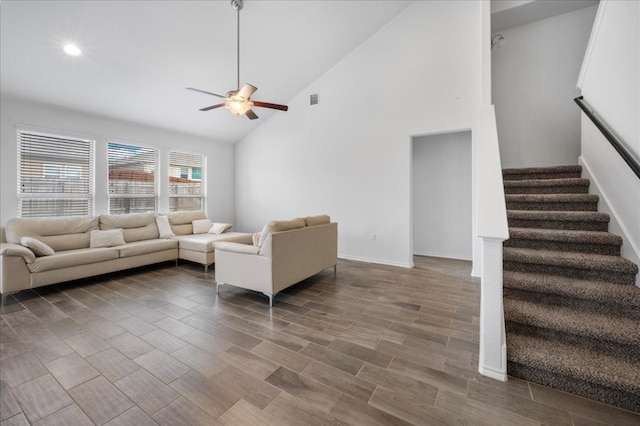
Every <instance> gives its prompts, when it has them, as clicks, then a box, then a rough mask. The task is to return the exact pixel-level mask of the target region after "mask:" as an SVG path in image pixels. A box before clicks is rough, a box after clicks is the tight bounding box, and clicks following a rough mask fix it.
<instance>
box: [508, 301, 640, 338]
mask: <svg viewBox="0 0 640 426" xmlns="http://www.w3.org/2000/svg"><path fill="white" fill-rule="evenodd" d="M504 317H505V320H506V321H513V322H517V323H521V324H526V325H530V326H533V327H539V328H544V329H549V330H554V331H561V332H564V333H570V334H575V335H578V336H584V337H590V338H594V339H600V340H606V341H610V342H618V343H621V344H636V345H637V344H640V333H638V321H637V320H635V319H632V318H626V317H615V316H612V315H604V314H599V313H594V312H587V311H582V310H579V309H574V308H570V307H566V306H549V305H541V304H537V303H533V302H528V301H526V300H515V299H505V300H504Z"/></svg>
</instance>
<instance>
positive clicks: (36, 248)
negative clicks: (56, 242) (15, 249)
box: [20, 237, 55, 256]
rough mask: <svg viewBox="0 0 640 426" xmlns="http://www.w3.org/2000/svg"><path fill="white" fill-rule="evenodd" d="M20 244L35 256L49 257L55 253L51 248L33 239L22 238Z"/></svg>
mask: <svg viewBox="0 0 640 426" xmlns="http://www.w3.org/2000/svg"><path fill="white" fill-rule="evenodd" d="M20 244H21V245H23V246H25V247H26V248H28V249H29V250H31V251H32V252H33V254H35V255H36V256H51V255H52V254H54V253H55V252H54V251H53V249H52V248H51V247H49V246H48V245H46V244H45V243H43V242H42V241H40V240H37V239H35V238H31V237H22V238H20Z"/></svg>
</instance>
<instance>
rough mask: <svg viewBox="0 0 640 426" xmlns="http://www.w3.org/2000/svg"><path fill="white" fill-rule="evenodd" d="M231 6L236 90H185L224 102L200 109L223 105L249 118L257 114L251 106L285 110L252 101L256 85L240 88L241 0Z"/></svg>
mask: <svg viewBox="0 0 640 426" xmlns="http://www.w3.org/2000/svg"><path fill="white" fill-rule="evenodd" d="M231 6H232V7H233V8H234V9H235V10H236V11H237V14H238V63H237V65H238V74H237V76H238V80H237V82H238V85H237V89H236V90H231V91H229V92H227V94H226V95H224V96H222V95H218V94H217V93H212V92H207V91H206V90H200V89H194V88H193V87H187V90H193V91H195V92H200V93H205V94H207V95H212V96H217V97H218V98H222V99H224V102H222V103H219V104H215V105H211V106H208V107H205V108H201V109H200V111H209V110H212V109H216V108H220V107H225V108H227V109H228V110H229V111H231V112H232V113H234V114H235V115H246V116H247V117H249V119H250V120H255V119H256V118H258V116H257V114H256V113H255V112H253V110H252V109H251V107H252V106H257V107H261V108H271V109H277V110H280V111H287V110H288V109H289V107H288V106H286V105H280V104H273V103H270V102H262V101H254V100H251V95H253V92H255V91H256V90H258V88H257V87H256V86H253V85H251V84H248V83H247V84H245V85H244V86H242V88H240V10H241V9H242V6H243V2H242V0H231Z"/></svg>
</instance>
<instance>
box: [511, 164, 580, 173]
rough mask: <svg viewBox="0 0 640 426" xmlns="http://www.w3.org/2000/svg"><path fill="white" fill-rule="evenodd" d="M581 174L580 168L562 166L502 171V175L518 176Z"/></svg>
mask: <svg viewBox="0 0 640 426" xmlns="http://www.w3.org/2000/svg"><path fill="white" fill-rule="evenodd" d="M567 172H576V173H579V172H582V166H577V165H564V166H546V167H520V168H506V169H502V174H503V175H519V174H536V173H540V174H546V173H567Z"/></svg>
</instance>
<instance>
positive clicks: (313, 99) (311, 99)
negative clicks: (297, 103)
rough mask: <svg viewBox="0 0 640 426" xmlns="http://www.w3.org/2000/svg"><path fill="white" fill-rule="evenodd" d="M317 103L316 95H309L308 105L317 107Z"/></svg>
mask: <svg viewBox="0 0 640 426" xmlns="http://www.w3.org/2000/svg"><path fill="white" fill-rule="evenodd" d="M317 103H318V94H317V93H314V94H313V95H309V105H317Z"/></svg>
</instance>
